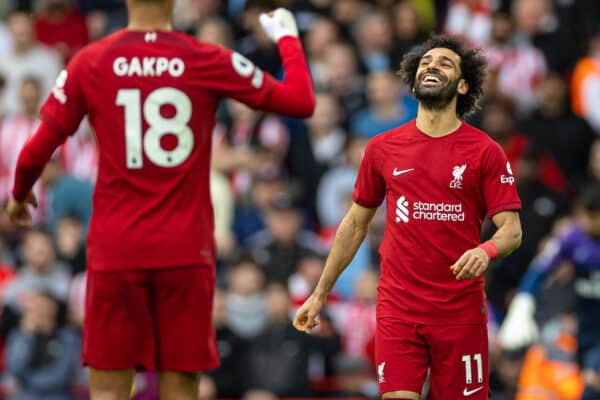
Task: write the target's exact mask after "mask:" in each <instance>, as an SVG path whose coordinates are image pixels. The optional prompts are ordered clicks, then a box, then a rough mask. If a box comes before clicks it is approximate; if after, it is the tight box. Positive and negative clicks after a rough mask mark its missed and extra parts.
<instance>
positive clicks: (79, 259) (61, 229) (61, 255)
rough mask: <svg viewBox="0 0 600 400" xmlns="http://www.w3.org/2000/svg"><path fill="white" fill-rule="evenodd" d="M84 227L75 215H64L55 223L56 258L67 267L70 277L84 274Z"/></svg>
mask: <svg viewBox="0 0 600 400" xmlns="http://www.w3.org/2000/svg"><path fill="white" fill-rule="evenodd" d="M85 234H86V232H85V226H84V224H83V222H82V220H81V219H80V218H79V216H77V215H76V214H64V215H61V216H60V217H59V218H58V219H57V223H56V231H55V238H56V256H57V257H56V258H57V260H58V261H60V262H62V263H64V264H65V265H67V266H68V267H69V270H70V271H71V275H73V276H75V275H77V274H79V273H83V272H85V268H86V259H85V238H86V237H85Z"/></svg>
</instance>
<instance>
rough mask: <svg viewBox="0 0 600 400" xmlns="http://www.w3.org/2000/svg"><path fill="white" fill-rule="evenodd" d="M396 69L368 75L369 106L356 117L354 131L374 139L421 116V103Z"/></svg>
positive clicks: (351, 128)
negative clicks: (412, 94) (408, 88)
mask: <svg viewBox="0 0 600 400" xmlns="http://www.w3.org/2000/svg"><path fill="white" fill-rule="evenodd" d="M406 91H407V90H406V88H405V87H403V86H402V84H401V83H400V82H398V80H397V79H396V78H395V77H394V75H393V74H392V72H390V71H388V70H381V71H377V72H371V73H370V74H369V75H368V76H367V98H368V99H369V106H368V107H367V108H365V109H363V110H361V111H359V112H358V113H356V114H355V115H353V116H352V120H351V123H350V133H351V134H353V135H357V136H363V137H366V138H372V137H373V136H375V135H377V134H379V133H382V132H384V131H387V130H389V129H392V128H393V127H395V126H398V125H401V124H403V123H405V122H407V121H409V120H411V119H412V118H414V117H415V116H416V115H417V104H416V102H415V101H414V99H413V98H411V97H410V96H409V94H408V93H406Z"/></svg>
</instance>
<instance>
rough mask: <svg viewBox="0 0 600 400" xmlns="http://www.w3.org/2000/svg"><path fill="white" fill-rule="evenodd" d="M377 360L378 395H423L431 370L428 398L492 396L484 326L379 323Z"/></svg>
mask: <svg viewBox="0 0 600 400" xmlns="http://www.w3.org/2000/svg"><path fill="white" fill-rule="evenodd" d="M375 360H376V362H377V374H378V378H379V393H380V394H383V393H386V392H394V391H398V390H407V391H411V392H417V393H421V390H422V387H423V384H424V382H425V378H426V376H427V370H428V369H429V373H430V389H429V395H428V397H427V399H428V400H458V399H461V400H467V399H468V400H483V399H487V398H488V393H489V380H488V337H487V327H486V326H485V325H483V324H482V325H421V324H414V323H408V322H403V321H398V320H391V319H389V318H386V319H380V320H378V321H377V332H376V334H375Z"/></svg>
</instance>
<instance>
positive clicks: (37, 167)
mask: <svg viewBox="0 0 600 400" xmlns="http://www.w3.org/2000/svg"><path fill="white" fill-rule="evenodd" d="M64 141H65V136H64V135H61V134H60V133H58V132H57V131H55V130H54V129H52V128H50V127H49V126H48V125H47V124H45V123H43V122H42V123H41V124H40V126H39V128H38V130H37V131H36V132H35V133H34V134H33V136H32V137H31V138H30V139H29V141H27V143H25V146H24V147H23V149H22V150H21V153H20V154H19V158H18V161H17V168H16V171H15V185H14V187H13V192H12V193H13V197H14V198H15V200H17V201H24V200H25V198H26V197H27V195H28V194H29V192H30V191H31V188H32V187H33V184H34V183H35V181H36V180H37V179H38V178H39V177H40V175H41V174H42V171H43V170H44V167H45V165H46V163H47V162H48V160H49V159H50V157H52V154H53V153H54V151H55V150H56V149H57V148H58V146H60V145H61V144H62V143H63V142H64Z"/></svg>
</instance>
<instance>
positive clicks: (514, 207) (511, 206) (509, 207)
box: [487, 201, 521, 218]
mask: <svg viewBox="0 0 600 400" xmlns="http://www.w3.org/2000/svg"><path fill="white" fill-rule="evenodd" d="M520 209H521V202H518V201H515V202H512V203H506V204H501V205H499V206H496V207H494V208H492V209H491V210H489V211H488V212H487V217H489V218H491V217H493V216H494V215H496V214H498V213H501V212H502V211H519V210H520Z"/></svg>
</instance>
